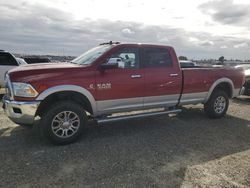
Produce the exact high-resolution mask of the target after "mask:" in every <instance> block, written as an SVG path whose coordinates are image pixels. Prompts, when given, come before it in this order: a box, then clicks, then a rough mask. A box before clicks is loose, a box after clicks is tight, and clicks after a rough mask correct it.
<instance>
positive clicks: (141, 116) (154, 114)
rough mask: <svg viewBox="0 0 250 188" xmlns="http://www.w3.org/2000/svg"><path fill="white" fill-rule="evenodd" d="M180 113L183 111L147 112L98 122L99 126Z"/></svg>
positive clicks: (106, 118) (97, 119) (99, 119)
mask: <svg viewBox="0 0 250 188" xmlns="http://www.w3.org/2000/svg"><path fill="white" fill-rule="evenodd" d="M180 112H181V109H174V110H168V111H158V112H147V113H141V114H134V115H127V116H126V115H125V116H113V117H105V118H96V121H97V123H98V124H101V123H108V122H113V121H120V120H127V119H135V118H143V117H150V116H157V115H164V114H177V113H180Z"/></svg>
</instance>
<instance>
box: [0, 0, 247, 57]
mask: <svg viewBox="0 0 250 188" xmlns="http://www.w3.org/2000/svg"><path fill="white" fill-rule="evenodd" d="M0 12H1V17H0V33H1V35H0V49H5V50H9V51H11V52H20V53H28V54H55V55H63V54H66V55H79V54H81V53H82V52H84V51H85V50H87V49H89V48H91V47H94V46H96V45H98V44H99V43H102V42H107V41H110V40H112V41H121V42H123V41H125V42H139V43H157V44H166V45H171V46H174V47H175V49H176V51H177V54H178V55H185V56H187V57H189V58H218V57H219V56H221V54H223V55H224V56H225V57H226V58H231V57H232V58H239V59H245V58H250V54H249V53H248V52H247V50H242V49H249V45H248V46H243V45H241V46H239V47H238V48H235V45H236V46H237V45H239V44H242V43H244V42H245V43H247V44H250V41H249V40H242V39H238V38H234V37H221V36H216V35H211V34H209V33H206V32H188V31H186V30H185V29H181V28H173V27H170V26H164V25H145V24H144V23H137V22H125V21H110V20H106V19H98V20H92V19H84V20H75V19H74V17H73V15H72V14H71V13H66V12H64V11H61V10H58V9H55V8H51V7H47V6H45V5H41V4H37V3H20V4H18V3H11V2H8V3H0ZM222 46H227V47H228V48H222Z"/></svg>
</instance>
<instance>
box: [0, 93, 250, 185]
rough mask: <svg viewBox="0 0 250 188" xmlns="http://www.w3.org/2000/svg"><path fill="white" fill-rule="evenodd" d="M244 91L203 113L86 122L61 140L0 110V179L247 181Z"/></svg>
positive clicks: (189, 109) (248, 106)
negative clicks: (216, 111) (76, 135)
mask: <svg viewBox="0 0 250 188" xmlns="http://www.w3.org/2000/svg"><path fill="white" fill-rule="evenodd" d="M249 110H250V97H241V98H238V99H234V100H233V101H231V105H230V108H229V112H228V115H227V116H226V117H225V118H222V119H219V120H211V119H208V118H207V117H206V116H205V114H204V113H203V111H202V106H201V105H195V106H194V105H189V106H185V107H184V108H183V112H182V113H181V114H179V115H176V116H171V117H167V116H161V117H153V118H144V119H138V120H129V121H120V122H114V123H108V124H105V125H102V126H94V125H93V126H90V127H89V128H88V129H87V130H86V134H85V135H84V136H83V138H82V139H81V140H80V141H79V142H77V143H74V144H71V145H67V146H54V145H51V144H50V143H48V142H46V141H45V140H44V139H42V138H41V137H40V136H39V134H38V129H37V128H33V129H27V128H23V127H19V126H17V125H15V124H14V123H12V122H11V121H10V120H8V119H7V118H6V117H5V116H4V115H3V111H2V109H1V110H0V161H1V162H0V164H1V167H0V187H4V188H7V187H109V188H110V187H170V188H174V187H183V188H185V187H188V188H189V187H190V188H191V187H250V115H249Z"/></svg>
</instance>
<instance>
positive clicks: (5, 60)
mask: <svg viewBox="0 0 250 188" xmlns="http://www.w3.org/2000/svg"><path fill="white" fill-rule="evenodd" d="M26 64H27V63H26V62H25V61H24V59H22V58H15V57H14V56H13V55H12V54H11V53H9V52H6V51H4V50H0V88H2V87H4V75H5V73H6V72H7V71H9V70H10V69H13V68H15V67H17V66H20V65H26Z"/></svg>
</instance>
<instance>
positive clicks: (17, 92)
mask: <svg viewBox="0 0 250 188" xmlns="http://www.w3.org/2000/svg"><path fill="white" fill-rule="evenodd" d="M12 86H13V93H14V96H17V97H36V96H37V95H38V93H37V91H36V90H35V89H34V88H33V87H32V86H31V85H30V84H26V83H21V82H13V83H12Z"/></svg>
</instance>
